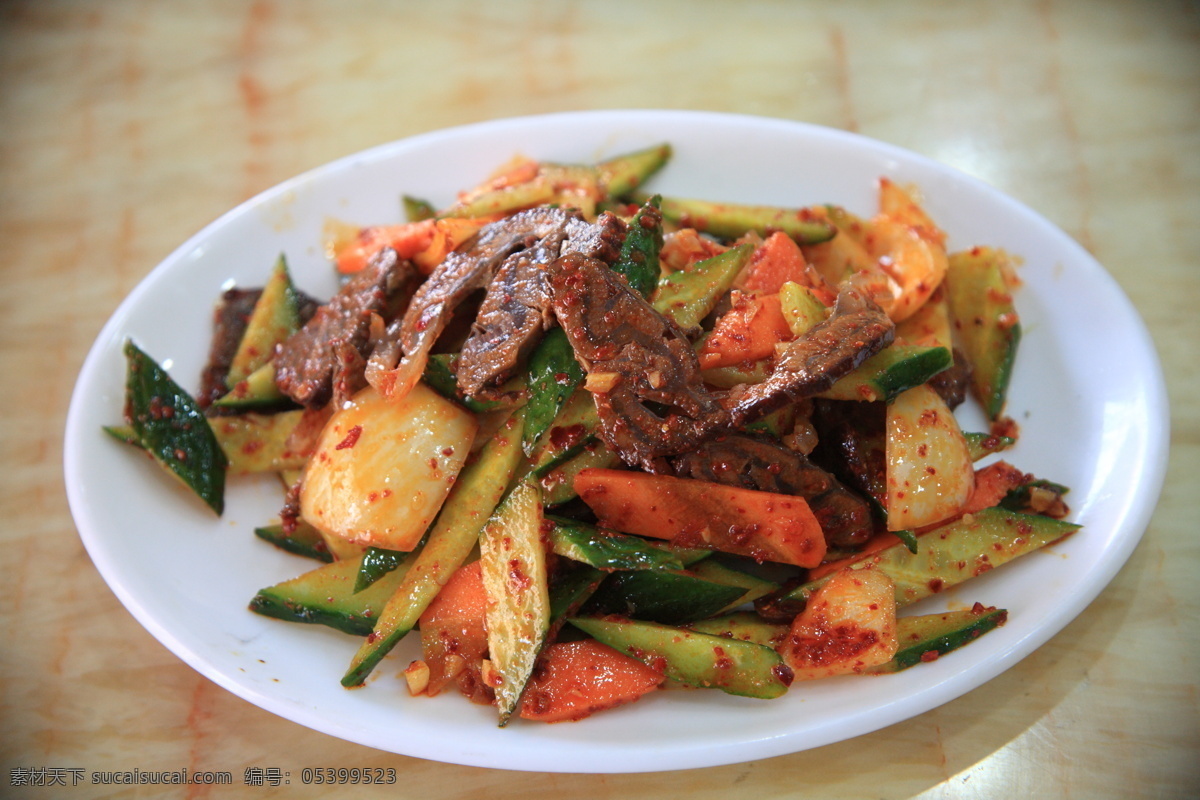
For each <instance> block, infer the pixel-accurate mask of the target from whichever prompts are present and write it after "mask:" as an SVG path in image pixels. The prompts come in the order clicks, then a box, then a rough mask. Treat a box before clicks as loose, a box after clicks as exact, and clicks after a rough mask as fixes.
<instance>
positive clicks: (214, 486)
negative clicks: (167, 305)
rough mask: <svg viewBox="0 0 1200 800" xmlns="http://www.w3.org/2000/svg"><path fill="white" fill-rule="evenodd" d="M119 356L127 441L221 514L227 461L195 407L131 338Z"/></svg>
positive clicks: (190, 399)
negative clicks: (124, 365) (123, 365)
mask: <svg viewBox="0 0 1200 800" xmlns="http://www.w3.org/2000/svg"><path fill="white" fill-rule="evenodd" d="M125 358H126V361H127V364H128V367H127V371H126V376H125V422H126V424H127V425H128V427H129V430H130V432H131V435H130V437H129V440H132V441H134V442H136V443H137V444H138V445H140V446H141V447H142V448H143V449H144V450H145V451H146V452H147V453H149V454H150V455H151V456H152V457H153V458H154V460H155V461H157V462H158V463H159V464H160V465H162V466H163V467H165V468H166V469H167V471H168V472H169V473H170V474H172V475H174V476H175V477H177V478H179V479H180V480H181V481H183V484H184V485H185V486H187V487H188V488H189V489H191V490H192V491H193V492H195V493H196V495H197V496H198V497H199V498H200V499H201V500H203V501H204V502H205V503H206V504H207V505H208V507H209V508H211V509H212V510H213V511H215V512H217V514H218V515H219V514H221V512H222V511H224V509H225V468H226V465H227V463H228V459H227V458H226V457H225V451H224V450H222V449H221V445H220V443H219V442H218V441H217V437H216V435H215V434H214V433H213V430H212V428H211V427H209V423H208V420H207V419H206V418H205V416H204V413H203V412H202V411H201V410H200V406H199V405H198V404H197V403H196V401H195V400H194V399H192V397H191V395H189V394H188V393H187V392H185V391H184V390H183V389H182V388H180V386H179V384H177V383H175V381H173V380H172V379H171V376H170V375H168V374H167V371H166V370H164V369H163V368H162V367H160V366H159V365H158V364H157V363H156V362H155V361H154V359H152V358H150V356H148V355H146V353H144V352H143V351H142V350H141V349H139V348H138V346H137V345H135V344H134V343H133V341H132V340H129V341H126V342H125ZM114 430H116V429H114ZM109 433H110V435H116V433H114V432H113V431H109Z"/></svg>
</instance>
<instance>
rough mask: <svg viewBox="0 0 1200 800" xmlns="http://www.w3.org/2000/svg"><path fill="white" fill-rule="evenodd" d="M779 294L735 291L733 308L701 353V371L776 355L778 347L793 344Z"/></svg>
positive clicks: (719, 322) (720, 320) (718, 325)
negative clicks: (781, 344)
mask: <svg viewBox="0 0 1200 800" xmlns="http://www.w3.org/2000/svg"><path fill="white" fill-rule="evenodd" d="M792 338H793V336H792V329H791V328H790V327H788V324H787V319H786V318H785V317H784V316H783V308H782V306H781V304H780V302H779V295H778V294H765V295H753V294H746V293H743V292H734V294H733V308H731V309H729V311H727V312H726V313H725V314H724V316H722V317H721V318H720V319H719V320H717V323H716V325H714V326H713V331H712V334H711V335H709V337H708V338H707V339H705V340H704V344H703V345H702V346H701V348H700V352H699V353H698V354H697V355H698V356H699V358H700V368H701V369H713V368H714V367H728V366H732V365H734V364H740V363H742V362H744V361H757V360H759V359H760V358H767V357H768V356H772V355H774V354H775V345H777V344H779V343H780V342H787V341H791V339H792Z"/></svg>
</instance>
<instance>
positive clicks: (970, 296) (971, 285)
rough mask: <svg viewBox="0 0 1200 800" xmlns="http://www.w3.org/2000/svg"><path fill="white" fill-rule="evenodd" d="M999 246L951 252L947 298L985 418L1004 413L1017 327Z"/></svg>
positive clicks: (1004, 259) (1004, 258)
mask: <svg viewBox="0 0 1200 800" xmlns="http://www.w3.org/2000/svg"><path fill="white" fill-rule="evenodd" d="M1008 261H1009V256H1008V255H1007V254H1006V253H1005V252H1004V251H1003V250H995V249H992V248H990V247H976V248H974V249H972V250H968V251H965V252H960V253H953V254H951V255H950V258H949V264H948V267H947V271H946V282H945V285H946V299H947V301H948V302H949V304H950V320H951V323H952V324H953V326H954V331H955V333H956V334H957V336H958V338H959V341H960V343H961V345H962V352H963V355H964V357H965V358H966V360H967V363H968V364H970V365H971V391H972V393H973V394H974V395H975V398H976V399H977V400H979V402H980V403H981V404H982V405H983V410H984V413H986V414H987V416H988V419H992V420H994V419H996V418H997V417H999V416H1000V414H1001V413H1002V412H1003V411H1004V403H1005V399H1006V397H1007V394H1008V383H1009V379H1010V378H1011V377H1012V368H1013V361H1014V359H1015V358H1016V355H1017V345H1018V344H1019V343H1020V341H1021V325H1020V322H1019V318H1018V316H1017V310H1016V308H1015V307H1014V306H1013V300H1012V292H1011V290H1010V289H1009V286H1008V283H1007V282H1006V280H1005V276H1004V272H1005V268H1006V266H1007V263H1008Z"/></svg>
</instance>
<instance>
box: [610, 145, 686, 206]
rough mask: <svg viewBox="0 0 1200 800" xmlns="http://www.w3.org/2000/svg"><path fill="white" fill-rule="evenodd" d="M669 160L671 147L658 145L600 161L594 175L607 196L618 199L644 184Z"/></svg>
mask: <svg viewBox="0 0 1200 800" xmlns="http://www.w3.org/2000/svg"><path fill="white" fill-rule="evenodd" d="M670 158H671V145H669V144H659V145H655V146H654V147H647V148H646V149H644V150H638V151H636V152H633V153H626V154H624V155H620V156H616V157H615V158H610V159H609V160H607V161H602V162H600V163H599V164H597V165H596V173H597V175H598V176H599V178H600V185H601V186H603V187H604V190H605V192H606V194H607V196H608V197H609V198H618V197H622V196H624V195H627V194H629V193H630V192H632V191H633V190H634V189H636V188H638V187H639V186H641V185H642V184H643V183H645V182H646V181H647V180H648V179H649V178H650V176H651V175H653V174H654V173H656V172H658V171H659V170H660V169H662V167H663V165H664V164H666V163H667V161H668V160H669V159H670Z"/></svg>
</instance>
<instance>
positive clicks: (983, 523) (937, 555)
mask: <svg viewBox="0 0 1200 800" xmlns="http://www.w3.org/2000/svg"><path fill="white" fill-rule="evenodd" d="M1079 527H1080V526H1079V525H1076V524H1075V523H1071V522H1064V521H1062V520H1057V519H1051V518H1050V517H1041V516H1037V515H1035V514H1022V513H1019V512H1016V511H1009V510H1007V509H1004V508H998V507H997V508H988V509H984V510H983V511H979V512H976V513H974V514H971V515H968V516H966V517H963V518H962V519H959V520H955V521H954V522H950V523H948V524H946V525H942V526H940V527H938V528H934V529H933V530H931V531H929V532H927V533H925V534H923V535H921V536H920V537H918V539H917V541H918V542H919V544H920V547H919V549H918V550H917V552H916V553H911V552H909V550H908V548H907V547H905V545H904V544H902V543H901V544H895V545H892V546H891V547H889V548H887V549H886V550H881V551H879V552H877V553H872V554H870V555H867V556H864V557H863V558H862V560H860V561H858V562H856V563H854V564H851V565H850V569H877V570H880V571H882V572H883V573H885V574H886V575H887V576H888V577H890V578H891V579H892V581H893V582H895V584H896V605H897V606H906V605H909V604H911V603H915V602H917V601H918V600H923V599H925V598H926V597H929V596H930V595H934V594H937V593H938V592H941V591H944V590H946V589H949V588H951V587H952V586H957V585H958V584H960V583H962V582H963V581H966V580H968V579H970V578H973V577H976V576H978V575H982V574H983V573H985V572H988V571H990V570H992V569H994V568H996V567H999V566H1002V565H1004V564H1006V563H1008V562H1009V561H1012V560H1013V559H1015V558H1019V557H1021V556H1023V555H1026V554H1028V553H1032V552H1033V551H1034V550H1037V549H1039V548H1041V547H1045V546H1046V545H1048V544H1052V543H1054V542H1057V541H1058V540H1060V539H1062V538H1063V537H1065V536H1069V535H1070V534H1072V533H1074V532H1075V531H1077V530H1079ZM828 579H829V576H825V577H822V578H820V579H818V580H815V581H809V582H808V583H805V584H802V585H800V586H797V587H796V588H795V589H792V590H791V591H789V592H786V593H784V594H782V595H778V596H777V597H774V598H769V599H768V601H767V602H768V604H769V605H771V606H774V607H776V608H779V609H780V610H781V611H783V610H786V611H788V612H790V611H791V610H792V609H796V610H799V608H802V607H803V604H804V603H805V602H806V601H807V600H808V598H809V597H810V596H812V593H813V592H815V591H816V590H817V589H818V588H820V587H821V586H823V585H824V584H825V582H826V581H827V580H828Z"/></svg>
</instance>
